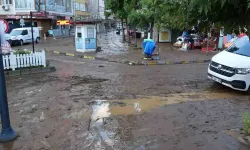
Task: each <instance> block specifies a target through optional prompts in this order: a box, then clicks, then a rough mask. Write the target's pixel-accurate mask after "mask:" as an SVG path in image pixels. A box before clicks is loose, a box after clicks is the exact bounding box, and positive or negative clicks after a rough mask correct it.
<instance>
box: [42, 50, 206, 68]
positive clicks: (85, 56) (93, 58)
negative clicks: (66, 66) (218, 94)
mask: <svg viewBox="0 0 250 150" xmlns="http://www.w3.org/2000/svg"><path fill="white" fill-rule="evenodd" d="M45 51H46V52H50V53H51V52H52V53H54V54H58V55H61V56H69V57H79V58H82V59H90V60H101V61H108V62H114V63H121V64H128V65H131V66H132V65H133V66H134V65H175V64H197V63H199V64H201V63H208V62H210V59H207V60H192V61H186V60H182V61H160V60H157V61H150V60H149V61H129V60H109V59H107V58H100V57H94V56H88V55H79V54H74V53H64V52H59V51H49V50H45Z"/></svg>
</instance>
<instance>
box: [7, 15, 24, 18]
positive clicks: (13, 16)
mask: <svg viewBox="0 0 250 150" xmlns="http://www.w3.org/2000/svg"><path fill="white" fill-rule="evenodd" d="M7 18H9V19H20V18H22V17H21V16H16V15H8V16H7Z"/></svg>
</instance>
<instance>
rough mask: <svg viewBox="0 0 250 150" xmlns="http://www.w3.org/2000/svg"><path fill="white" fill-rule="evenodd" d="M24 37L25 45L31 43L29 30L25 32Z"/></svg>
mask: <svg viewBox="0 0 250 150" xmlns="http://www.w3.org/2000/svg"><path fill="white" fill-rule="evenodd" d="M22 37H23V42H24V43H29V42H30V41H31V37H30V36H29V33H28V30H23V32H22Z"/></svg>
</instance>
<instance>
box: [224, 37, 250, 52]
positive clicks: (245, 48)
mask: <svg viewBox="0 0 250 150" xmlns="http://www.w3.org/2000/svg"><path fill="white" fill-rule="evenodd" d="M226 51H228V52H231V53H234V54H238V55H242V56H247V57H250V41H249V38H248V36H244V37H242V38H240V39H238V40H236V41H235V42H234V43H233V44H232V45H231V46H230V47H229V48H228V49H226Z"/></svg>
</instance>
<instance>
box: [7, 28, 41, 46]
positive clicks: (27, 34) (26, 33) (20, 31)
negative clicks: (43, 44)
mask: <svg viewBox="0 0 250 150" xmlns="http://www.w3.org/2000/svg"><path fill="white" fill-rule="evenodd" d="M33 31H34V32H33V39H34V41H35V42H36V43H39V42H40V33H39V30H38V28H36V27H34V28H33ZM6 38H7V41H9V43H10V44H11V45H13V44H19V45H23V44H24V43H31V42H32V32H31V28H30V27H28V28H16V29H13V30H12V31H11V32H10V34H9V35H7V37H6Z"/></svg>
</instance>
